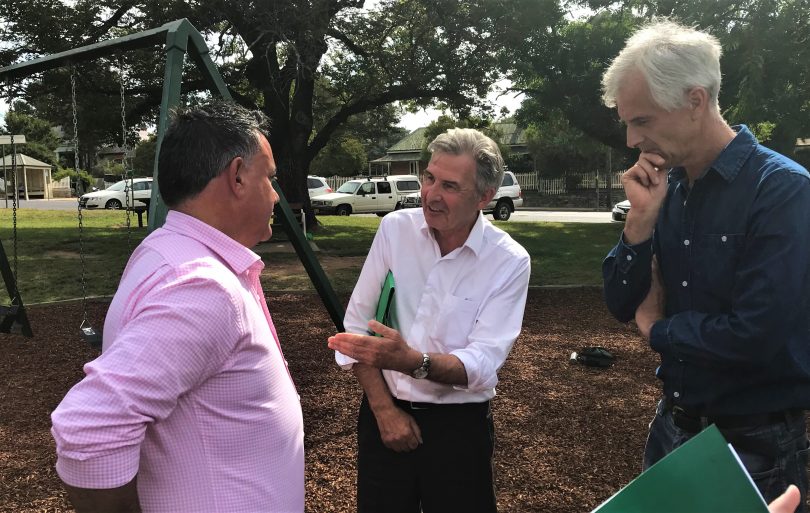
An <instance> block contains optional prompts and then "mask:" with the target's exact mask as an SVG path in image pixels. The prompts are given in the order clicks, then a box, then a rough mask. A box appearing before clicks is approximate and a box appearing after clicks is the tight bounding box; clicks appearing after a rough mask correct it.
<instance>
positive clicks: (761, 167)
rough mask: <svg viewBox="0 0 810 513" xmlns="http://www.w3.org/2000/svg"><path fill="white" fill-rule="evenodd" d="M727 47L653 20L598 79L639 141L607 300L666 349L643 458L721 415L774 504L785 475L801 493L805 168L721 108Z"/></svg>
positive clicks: (808, 255) (808, 322) (808, 286)
mask: <svg viewBox="0 0 810 513" xmlns="http://www.w3.org/2000/svg"><path fill="white" fill-rule="evenodd" d="M720 54H721V49H720V45H719V44H718V42H717V40H716V39H715V38H714V37H712V36H710V35H709V34H706V33H704V32H700V31H697V30H694V29H691V28H687V27H684V26H681V25H679V24H676V23H673V22H671V21H658V22H654V23H653V24H651V25H648V26H646V27H643V28H642V29H641V30H639V31H638V32H636V33H635V34H634V35H633V36H632V37H631V38H630V39H629V40H628V42H627V45H626V46H625V48H624V49H623V50H622V51H621V53H620V54H619V55H618V56H617V57H616V59H615V60H614V61H613V63H612V64H611V66H610V67H609V69H608V70H607V72H606V73H605V75H604V77H603V89H604V101H605V104H606V105H608V106H611V107H612V106H615V107H617V109H618V113H619V117H620V118H621V119H622V121H623V122H624V123H625V124H626V125H627V145H628V146H630V147H632V148H638V149H639V150H641V155H640V157H639V160H638V162H637V163H636V164H635V165H634V166H633V167H632V168H630V169H629V170H628V171H627V172H626V173H625V174H624V176H623V177H622V182H623V184H624V187H625V191H626V193H627V197H628V199H629V200H630V203H631V205H632V208H631V209H630V213H629V215H628V217H627V222H626V225H625V228H624V233H623V234H622V237H621V240H620V241H619V243H618V244H617V245H616V247H615V248H613V250H611V252H610V253H609V254H608V256H607V258H606V259H605V261H604V264H603V276H604V284H605V297H606V301H607V305H608V307H609V309H610V311H611V312H612V313H613V315H615V316H616V317H617V318H618V319H619V320H621V321H629V320H631V319H635V321H636V324H637V325H638V329H639V331H640V332H641V334H642V335H643V336H644V338H646V339H647V340H649V343H650V346H651V347H652V349H653V350H654V351H656V352H658V353H659V355H660V358H661V365H660V366H659V367H658V370H657V372H656V374H657V376H658V378H659V379H660V380H661V381H662V382H663V399H662V400H661V401H660V402H659V404H658V408H657V411H656V416H655V418H654V419H653V421H652V423H651V424H650V433H649V436H648V439H647V445H646V449H645V454H644V465H645V468H646V467H648V466H649V465H652V464H653V463H655V462H656V461H657V460H659V459H660V458H662V457H663V456H665V455H666V454H667V453H669V452H670V451H672V450H673V449H674V448H676V447H678V446H679V445H681V444H682V443H683V442H685V441H686V440H688V439H689V438H690V437H691V436H693V435H694V434H695V433H697V432H699V431H700V430H701V429H703V428H704V427H706V426H707V425H709V424H716V425H717V426H718V427H719V428H720V431H721V432H722V433H723V435H724V436H725V437H726V439H727V440H728V441H729V442H730V443H732V445H733V446H734V447H735V449H736V450H737V452H738V453H739V454H740V457H741V459H742V462H743V464H744V465H745V466H746V468H747V469H748V471H749V472H750V473H751V475H752V477H753V479H754V481H755V482H756V484H757V486H758V487H759V488H760V490H761V491H762V493H763V495H764V496H765V498H766V499H767V500H772V499H775V498H776V497H777V496H779V495H780V494H781V493H782V492H783V491H784V490H785V489H786V488H787V486H788V485H789V484H796V485H798V487H799V488H800V490H801V493H802V498H804V497H805V496H806V489H807V478H806V464H807V450H808V442H807V435H806V429H805V420H804V411H803V410H805V409H806V408H807V407H808V406H810V316H808V311H809V310H810V225H809V224H808V219H810V175H808V173H807V171H806V170H805V169H804V168H802V167H801V166H799V165H798V164H796V163H795V162H793V161H792V160H790V159H788V158H786V157H784V156H782V155H780V154H778V153H776V152H773V151H771V150H769V149H767V148H765V147H763V146H761V145H759V144H758V143H757V140H756V139H755V138H754V136H753V135H752V134H751V132H750V131H749V130H748V128H746V127H745V126H744V125H740V126H736V127H731V126H729V125H728V124H727V123H726V122H725V121H724V120H723V118H722V116H721V114H720V110H719V107H718V102H717V97H718V92H719V90H720ZM667 170H669V172H668V173H667ZM801 502H802V504H804V500H802V501H801Z"/></svg>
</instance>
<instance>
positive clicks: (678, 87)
mask: <svg viewBox="0 0 810 513" xmlns="http://www.w3.org/2000/svg"><path fill="white" fill-rule="evenodd" d="M721 54H722V48H721V47H720V42H719V41H718V40H717V38H716V37H714V36H712V35H711V34H707V33H706V32H701V31H699V30H696V29H694V28H690V27H686V26H684V25H681V24H678V23H675V22H674V21H670V20H657V21H654V22H652V23H650V24H648V25H645V26H643V27H642V28H640V29H639V30H638V31H636V32H635V33H634V34H633V35H632V36H631V37H630V39H628V40H627V44H626V45H625V47H624V49H623V50H622V51H621V52H619V55H617V56H616V58H615V59H614V60H613V62H612V63H611V65H610V67H609V68H608V69H607V71H605V74H604V75H603V76H602V101H603V102H604V104H605V105H606V106H608V107H615V106H616V96H617V95H618V92H619V89H620V88H621V86H622V82H623V80H624V79H625V77H626V76H627V75H628V74H629V73H631V72H633V71H635V70H638V71H640V72H641V74H642V75H643V76H644V78H646V79H647V85H648V86H649V88H650V94H651V95H652V98H653V100H654V101H655V103H657V104H658V106H659V107H661V108H663V109H664V110H667V111H673V110H675V109H678V108H681V107H685V106H687V105H688V103H689V99H688V98H687V92H688V91H689V90H690V89H692V88H693V87H702V88H704V89H705V90H706V92H707V93H708V96H709V105H711V106H713V107H715V109H716V110H717V112H718V113H719V112H720V107H719V105H718V103H717V97H718V95H719V94H720V55H721Z"/></svg>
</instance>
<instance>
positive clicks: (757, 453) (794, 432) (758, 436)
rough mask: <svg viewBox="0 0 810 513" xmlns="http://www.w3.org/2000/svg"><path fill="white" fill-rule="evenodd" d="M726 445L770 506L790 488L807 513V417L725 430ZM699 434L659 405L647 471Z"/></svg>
mask: <svg viewBox="0 0 810 513" xmlns="http://www.w3.org/2000/svg"><path fill="white" fill-rule="evenodd" d="M720 432H721V433H722V434H723V436H724V437H725V438H726V441H727V442H728V443H730V444H731V445H732V447H734V450H735V451H737V454H738V455H739V456H740V460H742V462H743V465H745V468H746V469H747V470H748V473H749V474H751V478H752V479H753V480H754V483H755V484H756V485H757V488H759V491H760V493H761V494H762V496H763V497H764V498H765V502H768V503H770V502H771V501H772V500H774V499H775V498H777V497H779V496H780V495H781V494H782V493H783V492H784V491H785V490H786V489H787V487H788V485H791V484H795V485H796V486H798V487H799V490H800V491H801V494H802V500H801V503H800V505H799V508H798V509H797V510H796V511H797V513H799V512H800V513H806V512H807V509H806V507H805V500H806V497H807V456H808V451H810V449H808V440H807V428H806V425H805V420H804V415H796V416H795V417H794V418H789V419H787V420H785V421H783V422H777V423H774V424H769V425H762V426H750V427H744V428H734V429H721V430H720ZM695 434H696V433H690V432H688V431H684V430H682V429H681V428H679V427H678V426H676V425H675V423H674V422H673V420H672V413H671V412H665V411H664V404H663V401H659V402H658V407H657V408H656V411H655V418H654V419H653V421H652V422H651V423H650V432H649V435H647V445H646V447H645V448H644V469H645V470H646V469H647V468H648V467H650V466H651V465H652V464H654V463H655V462H657V461H658V460H660V459H661V458H663V457H664V456H666V455H667V454H669V453H670V452H672V451H673V450H675V449H677V448H678V447H680V446H681V445H683V443H684V442H686V441H687V440H689V439H690V438H691V437H693V436H694V435H695Z"/></svg>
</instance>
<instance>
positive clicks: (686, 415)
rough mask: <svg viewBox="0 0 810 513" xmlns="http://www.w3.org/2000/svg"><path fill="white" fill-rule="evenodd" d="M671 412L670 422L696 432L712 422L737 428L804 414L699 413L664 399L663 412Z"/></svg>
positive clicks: (782, 412)
mask: <svg viewBox="0 0 810 513" xmlns="http://www.w3.org/2000/svg"><path fill="white" fill-rule="evenodd" d="M667 412H669V413H671V414H672V422H673V423H674V424H675V425H676V426H678V427H679V428H681V429H682V430H684V431H687V432H689V433H698V432H700V431H702V430H703V428H705V427H706V426H709V425H711V424H714V425H715V426H717V427H718V428H719V429H737V428H747V427H754V426H765V425H769V424H778V423H780V422H790V421H791V420H793V419H796V418H800V417H803V416H804V411H803V410H801V409H790V410H782V411H775V412H769V413H755V414H750V415H700V414H699V413H697V412H694V411H690V410H688V409H686V408H683V407H681V406H678V405H676V404H673V403H672V402H671V401H670V400H668V399H665V400H664V413H667Z"/></svg>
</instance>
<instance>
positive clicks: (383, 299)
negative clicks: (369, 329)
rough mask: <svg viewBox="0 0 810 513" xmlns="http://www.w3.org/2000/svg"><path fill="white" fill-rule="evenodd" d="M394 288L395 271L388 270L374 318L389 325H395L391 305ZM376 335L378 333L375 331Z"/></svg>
mask: <svg viewBox="0 0 810 513" xmlns="http://www.w3.org/2000/svg"><path fill="white" fill-rule="evenodd" d="M394 289H395V287H394V273H392V272H391V271H388V274H386V275H385V280H384V281H383V284H382V289H381V290H380V298H379V299H378V300H377V312H376V314H375V315H374V320H376V321H377V322H379V323H382V324H385V325H386V326H388V327H393V326H391V305H392V304H393V302H394ZM375 335H377V334H376V333H375ZM377 336H378V337H379V336H381V335H377Z"/></svg>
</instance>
